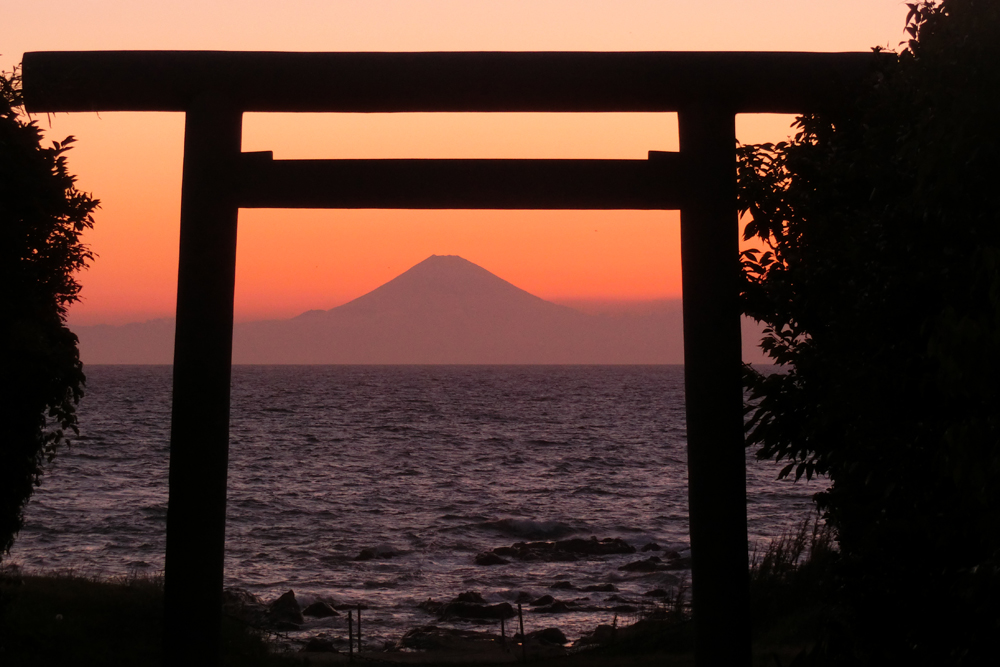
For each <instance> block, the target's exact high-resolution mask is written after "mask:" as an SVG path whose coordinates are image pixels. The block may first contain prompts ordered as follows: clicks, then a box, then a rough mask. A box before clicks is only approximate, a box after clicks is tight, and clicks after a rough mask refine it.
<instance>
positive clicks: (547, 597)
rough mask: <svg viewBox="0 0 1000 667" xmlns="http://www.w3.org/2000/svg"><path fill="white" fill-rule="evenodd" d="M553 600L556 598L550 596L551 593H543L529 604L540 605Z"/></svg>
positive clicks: (550, 602)
mask: <svg viewBox="0 0 1000 667" xmlns="http://www.w3.org/2000/svg"><path fill="white" fill-rule="evenodd" d="M555 601H556V599H555V598H554V597H552V596H551V595H543V596H542V597H540V598H538V599H537V600H534V601H533V602H531V606H532V607H541V606H543V605H547V604H552V603H553V602H555Z"/></svg>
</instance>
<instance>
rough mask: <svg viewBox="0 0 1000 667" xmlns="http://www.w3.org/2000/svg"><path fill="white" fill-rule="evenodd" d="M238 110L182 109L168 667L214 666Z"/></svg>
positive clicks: (218, 105) (220, 103)
mask: <svg viewBox="0 0 1000 667" xmlns="http://www.w3.org/2000/svg"><path fill="white" fill-rule="evenodd" d="M242 118H243V114H242V111H240V110H239V109H238V108H236V107H235V106H233V105H231V104H229V103H228V101H227V100H225V99H224V98H221V97H218V96H215V95H211V94H206V95H202V96H201V97H199V98H198V99H196V100H195V101H194V102H193V103H192V104H191V105H190V106H189V107H188V109H187V110H186V115H185V121H184V176H183V184H182V187H181V233H180V262H179V270H178V283H177V331H176V337H175V340H174V376H173V414H172V418H171V425H170V499H169V503H168V505H167V549H166V561H165V566H164V577H165V580H164V598H165V599H164V625H163V637H164V646H163V655H164V665H165V666H166V667H181V666H189V665H218V664H220V663H221V653H220V651H221V629H222V628H221V622H222V618H221V608H222V576H223V570H224V560H225V528H226V482H227V468H228V465H229V389H230V372H231V369H232V346H233V292H234V287H235V276H236V223H237V217H238V214H239V208H238V206H237V201H236V198H235V195H234V191H235V185H236V181H235V179H236V178H238V176H237V173H238V165H239V156H240V143H241V137H242V128H243V123H242Z"/></svg>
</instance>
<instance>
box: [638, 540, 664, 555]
mask: <svg viewBox="0 0 1000 667" xmlns="http://www.w3.org/2000/svg"><path fill="white" fill-rule="evenodd" d="M639 551H642V552H643V553H645V552H647V551H662V549H661V548H660V545H659V544H657V543H656V542H650V543H649V544H646V545H644V546H643V547H642V549H640V550H639Z"/></svg>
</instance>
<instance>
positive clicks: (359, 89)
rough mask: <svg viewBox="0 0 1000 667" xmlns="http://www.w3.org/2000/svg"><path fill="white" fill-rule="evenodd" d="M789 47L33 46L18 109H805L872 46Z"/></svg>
mask: <svg viewBox="0 0 1000 667" xmlns="http://www.w3.org/2000/svg"><path fill="white" fill-rule="evenodd" d="M887 56H888V57H892V54H880V55H876V54H873V53H869V52H861V53H797V52H715V51H713V52H695V51H690V52H684V51H677V52H669V51H668V52H617V53H611V52H437V53H423V52H422V53H288V52H237V51H38V52H29V53H25V54H24V60H23V66H24V71H23V75H24V96H25V102H26V106H27V109H28V111H31V112H36V113H37V112H42V113H44V112H58V111H185V110H187V109H188V108H190V105H191V104H192V103H193V101H194V100H195V99H197V98H198V97H200V96H201V95H204V94H206V93H212V94H217V95H220V96H222V97H223V98H225V99H226V100H227V101H228V102H229V103H231V104H232V105H233V106H234V107H235V108H237V109H239V110H240V111H250V112H254V111H256V112H362V113H374V112H519V111H527V112H560V111H562V112H615V111H619V112H627V111H632V112H637V111H646V112H658V111H678V110H680V109H682V108H685V107H689V106H692V105H701V104H711V105H713V106H719V107H723V108H726V109H727V110H730V111H732V112H734V113H740V112H742V113H802V112H806V111H810V110H813V109H815V108H818V107H823V106H827V105H829V104H831V103H837V102H838V101H839V100H842V99H844V97H845V93H846V92H847V90H848V88H849V87H850V86H851V85H852V84H853V83H855V82H857V81H859V80H861V79H863V77H864V75H865V73H866V72H867V71H869V70H870V68H871V67H872V65H873V64H874V62H875V60H876V59H877V58H878V57H887Z"/></svg>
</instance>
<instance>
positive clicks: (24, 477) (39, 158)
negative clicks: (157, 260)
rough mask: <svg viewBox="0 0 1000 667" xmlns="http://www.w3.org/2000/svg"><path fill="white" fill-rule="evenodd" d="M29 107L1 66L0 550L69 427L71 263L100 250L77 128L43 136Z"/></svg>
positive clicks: (74, 360) (74, 267)
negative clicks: (45, 141) (74, 158)
mask: <svg viewBox="0 0 1000 667" xmlns="http://www.w3.org/2000/svg"><path fill="white" fill-rule="evenodd" d="M42 138H43V137H42V131H41V130H40V129H39V127H38V124H37V121H32V120H30V119H27V118H26V117H25V116H24V114H23V113H22V99H21V88H20V76H19V73H18V71H17V70H16V69H15V71H14V72H12V73H6V72H5V73H0V559H2V558H3V556H4V555H6V554H7V553H9V551H10V548H11V546H12V545H13V543H14V537H15V536H16V535H17V532H18V531H19V530H20V529H21V526H22V525H23V520H24V507H25V504H26V503H27V502H28V499H29V498H30V496H31V493H32V490H33V488H34V486H37V485H38V484H39V483H40V482H41V475H42V465H43V463H44V461H45V460H46V459H47V460H48V461H51V460H52V457H53V456H54V455H55V452H56V449H57V447H58V446H59V445H60V443H61V442H63V441H64V440H65V437H64V435H65V433H66V432H67V431H69V430H72V431H74V432H76V428H77V427H76V404H77V403H78V402H79V400H80V398H81V396H82V395H83V386H84V375H83V366H82V364H81V363H80V357H79V353H78V350H77V338H76V336H75V335H74V334H73V333H72V332H71V331H70V330H69V329H67V328H66V325H65V318H66V308H67V306H68V305H69V304H71V303H73V302H74V301H76V300H77V298H78V294H79V291H80V285H79V283H78V282H77V281H76V279H75V278H74V275H73V274H74V273H75V272H76V271H78V270H80V269H82V268H84V267H86V266H87V263H88V261H89V260H91V259H92V257H93V255H92V254H91V253H90V251H89V250H88V249H87V247H86V246H85V245H83V243H82V242H81V241H80V234H81V232H83V231H84V230H85V229H88V228H90V227H92V226H93V218H92V213H93V211H94V209H95V208H97V206H98V204H99V202H98V200H96V199H93V198H92V197H91V196H90V195H88V194H86V193H83V192H80V191H79V190H77V189H76V187H75V184H74V183H75V180H76V179H75V177H74V176H72V175H71V174H70V173H69V172H68V170H67V167H66V155H65V153H66V151H67V150H68V149H69V148H70V146H71V144H72V143H73V141H74V139H73V137H67V138H66V139H64V140H63V141H61V142H52V145H51V146H50V147H44V146H43V145H42Z"/></svg>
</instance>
